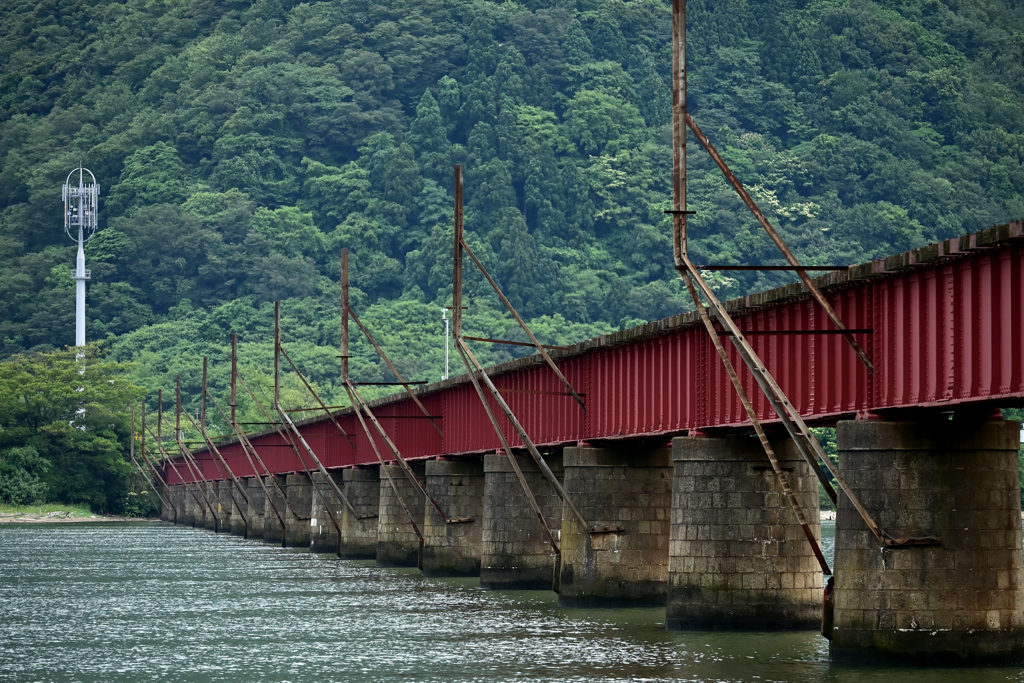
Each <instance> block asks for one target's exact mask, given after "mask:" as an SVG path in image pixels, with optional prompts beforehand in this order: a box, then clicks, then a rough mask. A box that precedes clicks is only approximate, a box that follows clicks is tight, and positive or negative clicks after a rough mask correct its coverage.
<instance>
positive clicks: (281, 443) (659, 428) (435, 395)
mask: <svg viewBox="0 0 1024 683" xmlns="http://www.w3.org/2000/svg"><path fill="white" fill-rule="evenodd" d="M816 282H817V284H818V286H819V288H820V289H821V290H822V291H823V293H824V294H825V296H826V298H827V299H828V301H829V303H830V304H831V305H832V306H833V307H834V308H835V310H836V312H837V313H838V314H839V316H840V318H841V319H842V320H843V322H844V324H845V325H846V326H847V327H848V328H851V329H856V330H859V331H858V332H857V335H856V337H857V339H858V341H860V343H861V345H862V346H863V347H864V348H865V349H866V351H867V354H868V356H869V357H870V359H871V360H872V362H873V364H874V368H875V369H874V372H873V373H869V372H868V370H867V369H866V368H865V366H864V365H863V364H862V363H861V362H860V361H859V360H858V358H857V356H856V355H855V354H854V352H853V351H852V350H851V349H850V347H849V345H848V344H847V342H846V340H845V339H844V338H843V337H842V336H841V335H838V334H834V333H831V332H832V331H834V329H835V328H834V327H833V326H832V324H831V322H830V321H829V319H828V318H827V317H826V316H825V315H824V314H823V313H822V311H821V308H820V307H818V306H817V305H816V304H815V303H814V302H813V301H812V300H811V299H810V298H809V297H808V296H806V294H805V291H804V289H803V285H801V284H794V285H788V286H785V287H780V288H777V289H773V290H770V291H766V292H761V293H759V294H752V295H750V296H746V297H741V298H738V299H734V300H732V301H729V302H728V303H727V304H726V307H727V308H728V310H729V311H730V313H731V315H732V316H733V318H734V320H735V321H736V322H737V324H738V325H739V327H740V329H741V330H743V331H744V332H745V333H746V336H747V337H748V339H749V340H750V341H751V343H752V344H753V345H754V348H755V350H756V351H757V354H758V355H759V356H760V357H761V358H762V359H763V360H764V361H765V363H766V364H767V366H768V368H769V369H770V371H771V372H772V374H773V375H774V376H775V378H776V379H777V380H778V381H779V384H780V385H781V386H782V388H783V390H784V391H785V392H786V394H787V395H788V396H789V398H790V400H791V401H792V402H793V404H794V405H795V406H796V408H797V410H799V412H800V413H801V415H803V417H804V419H805V420H806V421H807V422H808V423H810V424H817V425H831V424H834V423H835V422H836V421H838V420H840V419H849V418H851V417H853V416H856V415H861V416H866V415H867V414H869V413H879V414H883V415H884V414H886V413H888V412H891V411H901V410H902V411H906V410H908V409H930V410H940V411H941V410H944V409H945V410H952V409H953V408H954V407H957V406H959V407H964V406H971V405H973V406H977V407H978V408H979V409H985V408H988V407H991V408H994V407H998V406H1007V405H1014V404H1022V405H1024V348H1022V346H1021V344H1022V341H1024V225H1022V223H1021V222H1020V221H1018V222H1014V223H1009V224H1005V225H999V226H995V227H993V228H990V229H988V230H983V231H981V232H978V233H973V234H969V235H964V236H963V237H960V238H954V239H950V240H946V241H945V242H941V243H939V244H931V245H928V246H926V247H922V248H920V249H916V250H914V251H909V252H905V253H903V254H898V255H896V256H890V257H888V258H885V259H881V260H878V261H873V262H871V263H865V264H862V265H858V266H852V267H850V268H849V269H848V270H846V271H838V272H833V273H830V274H828V275H825V276H823V277H820V278H817V280H816ZM772 331H774V332H772ZM726 347H727V348H729V349H730V353H731V354H732V356H733V364H734V366H735V367H736V368H737V371H738V372H739V373H740V377H741V378H742V380H743V382H744V384H745V385H746V388H747V393H748V394H749V395H750V396H751V398H752V400H753V401H754V405H755V407H756V409H757V412H758V415H759V417H760V419H761V420H762V421H763V422H764V423H766V424H772V423H773V422H775V421H777V418H776V415H775V413H774V412H773V411H772V409H771V406H770V405H768V403H767V401H766V400H765V398H764V395H763V394H762V393H761V392H760V391H758V390H757V387H756V385H755V383H754V381H753V378H752V377H751V376H750V374H749V372H748V370H747V369H746V367H745V366H744V365H743V363H742V362H740V360H739V359H738V357H736V354H735V349H733V348H732V345H726ZM551 355H552V356H553V357H554V359H555V361H556V363H557V365H558V367H559V369H560V370H561V371H562V373H563V374H564V375H565V376H566V378H567V379H568V380H569V382H570V383H571V384H572V386H573V387H574V388H575V389H576V391H577V392H578V393H579V394H580V395H582V396H583V398H584V401H585V404H586V411H584V410H582V409H581V408H580V406H579V405H578V404H577V403H576V401H575V400H574V398H573V397H572V396H571V395H570V394H568V393H567V392H566V390H565V387H564V385H562V384H561V383H560V382H559V380H558V379H557V378H556V376H555V375H554V373H553V372H552V371H551V369H550V368H549V367H547V366H546V365H545V364H544V363H543V361H542V360H541V358H540V356H536V355H535V356H530V357H527V358H521V359H518V360H515V361H510V362H508V363H504V364H502V365H498V366H494V367H492V368H489V369H488V374H489V375H490V376H491V377H492V378H493V380H494V383H495V385H496V386H497V387H498V389H499V390H500V392H501V394H502V395H503V397H504V398H505V400H506V401H507V402H508V404H509V405H510V407H511V408H512V411H513V412H514V413H515V415H516V416H517V417H518V419H519V421H520V422H521V423H522V424H523V426H524V427H525V428H526V431H527V433H528V434H529V435H530V437H531V439H532V440H533V441H534V442H535V443H536V444H537V445H538V446H540V447H542V448H543V447H548V448H551V447H559V446H565V445H576V444H577V443H579V442H598V443H600V442H608V441H612V440H624V439H643V438H647V439H659V440H660V439H668V438H670V437H673V436H680V435H685V434H694V433H701V432H703V433H714V432H715V431H728V430H731V431H737V430H746V429H749V422H748V421H747V417H746V414H745V412H744V410H743V407H742V405H741V404H740V402H739V400H738V398H737V396H736V392H735V390H734V389H733V387H732V385H731V383H730V380H729V378H728V376H727V375H726V374H725V372H724V370H723V368H722V364H721V361H720V360H719V358H718V356H717V353H716V351H715V348H714V346H713V344H712V342H711V340H710V339H709V338H708V335H707V332H706V330H705V329H704V328H703V326H702V324H701V321H700V319H699V318H698V316H697V314H696V313H695V312H691V313H686V314H683V315H678V316H674V317H671V318H666V319H664V320H659V321H656V322H653V323H649V324H647V325H641V326H639V327H634V328H631V329H628V330H623V331H621V332H617V333H615V334H610V335H606V336H603V337H598V338H596V339H589V340H586V341H583V342H580V343H579V344H576V345H574V346H571V347H569V348H567V349H565V350H554V351H552V352H551ZM416 394H417V395H418V397H419V398H420V400H421V401H422V403H423V405H424V406H425V408H426V410H427V411H428V412H429V414H430V416H431V417H427V416H426V415H424V414H423V412H422V411H421V410H420V409H419V408H418V407H417V406H416V405H415V403H414V402H413V401H412V400H411V399H410V398H409V397H408V396H407V395H405V394H399V395H394V396H390V397H387V398H383V399H379V400H377V401H374V402H372V403H370V406H371V408H372V409H373V412H374V414H375V415H376V416H377V418H378V419H379V420H380V422H381V424H382V426H383V427H384V429H385V431H387V433H388V434H389V435H390V436H391V438H392V439H393V440H394V442H395V444H396V445H397V446H398V448H399V450H400V451H401V453H402V455H403V456H404V457H406V458H408V459H417V458H431V457H436V456H444V455H459V454H478V453H483V452H493V451H495V450H496V449H499V448H500V447H501V444H500V442H499V441H498V438H497V436H496V435H495V433H494V430H493V429H492V427H491V424H490V422H489V421H488V417H487V414H486V413H485V411H484V409H483V407H482V405H481V403H480V399H479V398H478V396H477V395H476V393H475V391H474V389H473V386H472V384H471V383H470V380H469V377H468V375H459V376H456V377H452V378H451V379H448V380H445V381H443V382H438V383H435V384H430V385H427V386H424V387H421V388H419V389H417V390H416ZM495 412H496V413H498V419H499V422H500V423H501V425H502V428H503V431H504V432H505V435H506V438H508V440H509V443H510V444H512V445H513V446H516V445H522V443H521V441H520V440H519V438H518V436H517V434H516V432H515V431H514V430H513V429H512V427H511V425H509V424H508V421H507V419H506V418H505V417H504V415H501V414H500V411H495ZM335 415H336V420H337V423H338V425H340V427H341V428H342V429H344V430H345V432H346V433H347V435H348V436H347V437H346V436H345V435H343V434H342V433H341V431H340V430H339V429H338V426H336V425H335V424H334V422H332V421H331V420H329V419H328V418H327V417H326V416H323V417H317V418H312V419H308V420H305V421H303V422H299V423H297V424H298V428H299V430H300V431H301V433H302V435H303V436H304V437H305V439H306V441H307V442H308V443H309V445H310V446H311V447H312V449H313V451H314V452H315V453H316V455H317V456H318V457H319V459H320V460H321V461H322V462H323V464H324V465H325V466H326V467H328V468H340V467H346V466H352V465H361V464H367V465H369V464H376V463H377V458H376V456H375V454H374V451H373V448H372V447H371V444H370V443H369V441H368V440H367V436H366V434H365V432H364V431H363V430H362V429H361V427H360V425H359V422H358V419H357V416H356V414H355V413H354V412H353V410H352V409H345V410H341V411H338V412H336V413H335ZM432 423H433V424H432ZM435 425H437V426H439V427H440V428H441V429H440V430H438V429H436V428H435ZM282 431H283V428H282ZM375 438H376V437H375ZM250 440H251V442H252V444H253V446H254V447H255V448H256V449H257V451H258V452H259V454H260V456H261V458H262V459H263V461H264V463H265V464H266V466H267V468H268V469H269V470H270V471H271V472H273V473H288V472H298V471H304V470H303V467H304V466H303V464H302V463H301V462H300V461H299V459H298V458H297V457H296V455H295V452H294V450H293V449H292V446H291V445H290V444H289V442H287V441H286V440H284V439H283V438H282V437H281V436H280V435H279V434H278V433H277V432H276V431H269V432H263V433H260V434H255V435H251V436H250ZM377 447H378V448H379V449H380V451H381V453H388V450H387V447H386V445H385V444H384V443H383V442H378V444H377ZM219 450H220V452H221V454H222V455H223V456H224V458H225V459H226V460H227V462H228V465H229V466H230V468H231V470H232V471H233V472H234V473H235V475H236V476H238V477H248V476H253V475H254V474H265V472H254V471H253V468H252V466H251V465H250V462H249V459H248V458H247V457H246V456H245V453H244V451H243V449H242V446H241V445H240V444H239V443H238V442H237V441H234V442H226V443H224V444H223V445H220V446H219ZM195 455H196V459H197V460H198V462H199V464H200V466H201V467H202V469H203V473H204V474H205V476H206V477H207V478H208V479H210V480H214V479H223V478H224V475H223V474H222V473H221V470H220V468H219V467H218V466H217V464H216V463H215V462H214V459H213V455H212V454H211V453H209V452H208V451H207V450H206V449H200V450H197V451H196V452H195ZM178 472H180V473H181V474H182V475H184V476H186V477H187V476H189V474H188V468H187V467H185V465H184V463H183V462H180V464H179V466H178ZM165 474H166V479H167V482H168V484H176V483H181V482H182V479H181V478H180V477H179V476H178V473H177V472H176V471H175V470H174V469H167V470H166V471H165Z"/></svg>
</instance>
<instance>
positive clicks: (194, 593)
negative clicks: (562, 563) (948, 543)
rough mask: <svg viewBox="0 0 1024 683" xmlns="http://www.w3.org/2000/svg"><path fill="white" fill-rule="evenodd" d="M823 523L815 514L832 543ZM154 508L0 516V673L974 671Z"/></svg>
mask: <svg viewBox="0 0 1024 683" xmlns="http://www.w3.org/2000/svg"><path fill="white" fill-rule="evenodd" d="M831 531H832V529H831V525H829V526H828V527H826V529H825V530H824V532H825V533H824V534H823V535H824V536H825V537H826V538H825V543H826V547H827V551H828V553H829V554H831V551H832V548H831V540H830V537H831V536H832V534H831ZM475 584H476V581H475V580H471V579H447V580H446V579H424V578H422V577H420V575H419V572H418V571H416V570H403V569H377V568H376V567H374V566H373V565H372V563H368V562H352V561H339V560H337V559H336V558H332V557H330V556H326V557H325V556H319V555H311V554H309V553H305V552H300V551H295V550H285V549H282V548H276V547H271V546H267V545H262V544H260V543H258V542H252V541H244V540H242V539H239V538H237V537H233V536H225V535H214V534H212V533H210V532H207V531H197V530H193V529H182V528H175V527H170V526H167V525H164V524H158V523H133V524H104V525H58V524H54V525H16V526H15V525H12V526H0V681H18V682H21V681H83V682H93V681H95V682H100V681H102V682H107V681H118V682H120V681H151V680H158V679H162V680H168V681H295V682H299V681H310V682H313V681H316V682H326V681H393V680H399V681H518V680H559V681H758V682H762V681H843V682H845V681H850V682H861V681H885V682H886V683H898V682H899V681H909V680H914V681H919V680H922V678H924V679H926V680H928V681H949V682H950V683H952V682H954V681H956V682H957V683H961V682H963V683H983V682H984V683H988V682H989V681H1006V680H1014V681H1017V680H1024V676H1022V675H1021V670H1019V669H984V670H969V671H929V672H927V674H923V673H922V672H919V671H912V670H907V671H900V670H892V669H855V668H845V667H836V666H830V665H829V664H828V663H827V662H826V659H827V646H826V644H825V641H824V640H822V639H821V638H820V637H819V636H817V635H816V634H814V633H781V634H779V633H773V634H757V633H753V634H735V633H693V632H689V633H686V632H672V631H666V630H665V629H664V627H663V621H664V610H661V609H637V610H565V609H559V608H558V607H557V605H556V604H555V596H554V594H551V593H546V592H518V591H517V592H487V591H482V590H480V589H478V588H477V587H476V585H475Z"/></svg>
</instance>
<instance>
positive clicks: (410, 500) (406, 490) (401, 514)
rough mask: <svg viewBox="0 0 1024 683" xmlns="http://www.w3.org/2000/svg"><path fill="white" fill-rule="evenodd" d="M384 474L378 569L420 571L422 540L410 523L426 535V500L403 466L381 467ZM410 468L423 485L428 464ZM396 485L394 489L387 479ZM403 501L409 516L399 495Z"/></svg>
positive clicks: (379, 520) (412, 465) (381, 475)
mask: <svg viewBox="0 0 1024 683" xmlns="http://www.w3.org/2000/svg"><path fill="white" fill-rule="evenodd" d="M380 467H381V472H380V485H379V486H378V489H379V491H380V503H379V508H378V511H379V515H380V516H379V517H378V518H377V523H378V526H377V566H378V567H416V566H418V565H419V562H420V539H419V537H418V536H417V535H416V530H415V529H414V528H413V525H412V523H411V521H410V519H409V515H410V514H411V515H412V521H414V522H415V524H416V527H418V528H419V530H420V533H423V513H424V509H423V506H424V502H425V500H424V497H423V494H422V493H421V492H420V490H419V489H418V488H417V487H416V484H414V483H413V482H412V481H410V480H409V477H408V476H406V474H405V471H404V470H403V468H402V467H401V465H381V466H380ZM409 467H410V468H411V469H412V471H413V472H414V473H415V474H416V476H417V477H419V480H420V481H423V476H424V473H425V469H426V467H425V463H423V462H410V463H409ZM388 474H390V475H391V479H392V480H393V481H394V482H395V486H394V488H392V486H391V482H390V481H389V480H388V477H387V475H388ZM396 489H397V491H398V495H399V496H401V497H402V501H404V502H405V506H406V507H407V508H408V510H409V512H408V513H406V511H405V508H403V507H402V503H401V502H400V501H399V499H398V497H397V496H396V495H395V491H396Z"/></svg>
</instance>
